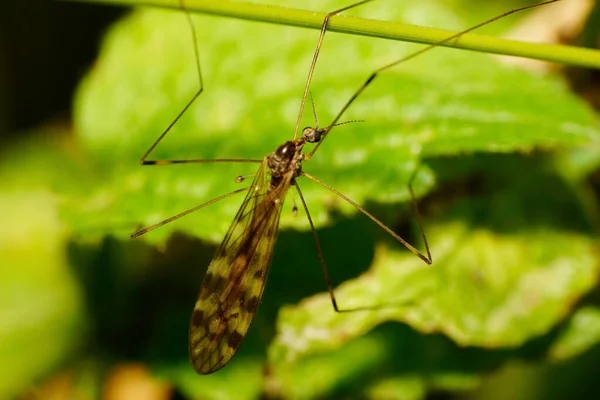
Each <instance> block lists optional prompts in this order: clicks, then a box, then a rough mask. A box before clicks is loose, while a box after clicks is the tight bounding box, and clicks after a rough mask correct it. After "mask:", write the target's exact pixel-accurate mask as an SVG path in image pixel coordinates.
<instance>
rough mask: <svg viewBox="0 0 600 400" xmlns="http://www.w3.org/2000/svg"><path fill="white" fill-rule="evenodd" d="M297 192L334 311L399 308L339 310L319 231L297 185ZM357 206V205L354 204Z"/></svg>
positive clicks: (394, 305) (365, 307)
mask: <svg viewBox="0 0 600 400" xmlns="http://www.w3.org/2000/svg"><path fill="white" fill-rule="evenodd" d="M294 186H295V187H296V190H297V191H298V195H299V197H300V200H301V201H302V207H303V208H304V212H306V217H307V218H308V223H309V224H310V230H311V232H312V235H313V239H314V241H315V246H316V248H317V256H318V257H319V263H320V264H321V271H323V277H324V278H325V284H326V285H327V290H328V291H329V297H330V298H331V304H332V305H333V310H334V311H335V312H338V313H347V312H354V311H373V310H378V309H382V308H388V307H397V306H398V305H397V304H377V305H368V306H362V307H354V308H339V307H338V303H337V299H336V298H335V292H334V290H333V285H332V284H331V278H329V272H327V265H326V264H325V257H324V256H323V250H322V248H321V242H319V237H318V236H317V231H316V229H315V225H314V223H313V220H312V217H311V216H310V212H309V211H308V206H307V205H306V201H305V200H304V196H303V195H302V191H301V190H300V186H298V184H297V183H296V184H295V185H294ZM353 205H356V204H353Z"/></svg>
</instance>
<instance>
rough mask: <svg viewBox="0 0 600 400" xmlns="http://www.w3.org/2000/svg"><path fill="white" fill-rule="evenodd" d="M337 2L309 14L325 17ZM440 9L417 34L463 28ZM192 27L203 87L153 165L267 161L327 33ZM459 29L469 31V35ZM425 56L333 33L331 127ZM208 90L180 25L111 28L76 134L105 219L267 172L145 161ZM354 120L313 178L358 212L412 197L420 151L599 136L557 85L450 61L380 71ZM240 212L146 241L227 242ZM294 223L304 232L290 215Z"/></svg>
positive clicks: (230, 208) (179, 21)
mask: <svg viewBox="0 0 600 400" xmlns="http://www.w3.org/2000/svg"><path fill="white" fill-rule="evenodd" d="M334 3H335V4H334ZM342 3H343V2H339V4H342ZM337 4H338V3H337V2H333V1H331V2H326V3H324V2H316V1H315V2H314V4H312V3H308V4H304V6H305V7H311V6H312V7H314V8H318V9H326V10H328V9H333V8H335V5H337ZM420 6H421V5H419V7H420ZM413 7H416V5H414V4H413V5H411V4H410V2H405V3H403V4H402V5H397V6H395V7H394V8H393V11H392V10H391V9H390V8H389V7H388V6H387V5H386V4H385V2H375V3H373V4H370V5H369V6H368V7H366V6H365V8H364V10H365V11H364V12H365V13H366V14H367V15H368V16H370V17H381V18H385V19H389V20H403V19H404V20H407V19H409V16H412V15H413V11H414V8H413ZM431 8H432V10H430V11H431V13H423V14H419V15H421V19H420V20H417V21H411V22H416V23H420V24H431V25H438V26H439V25H442V26H443V24H444V23H445V24H446V25H449V23H448V21H449V20H451V19H456V18H458V17H457V16H455V15H454V14H452V12H451V10H450V9H448V8H445V7H444V6H443V5H440V4H435V5H431ZM434 11H435V12H434ZM357 12H358V11H355V13H357ZM450 15H454V16H453V18H450V17H449V16H450ZM194 21H195V25H196V27H197V30H198V37H199V49H200V54H201V63H202V69H203V78H204V82H205V91H204V93H202V95H201V97H200V99H199V100H198V101H197V102H196V103H195V104H194V105H193V106H192V107H191V109H190V110H188V112H187V113H186V114H185V116H184V117H183V118H182V119H181V121H179V123H178V124H177V125H176V126H175V128H174V129H173V131H172V132H170V133H169V135H168V136H167V137H166V139H165V140H163V142H161V144H160V145H159V146H158V148H157V149H156V152H155V153H154V154H153V155H154V157H156V158H160V159H182V158H218V157H227V158H228V157H240V158H254V159H262V158H263V157H264V156H265V155H266V154H268V153H269V152H271V151H273V150H274V149H275V148H276V147H277V146H278V145H279V144H281V143H282V142H283V141H285V140H288V139H289V138H291V137H292V133H293V128H294V124H295V120H296V113H297V110H298V106H299V102H300V95H301V93H302V91H303V85H304V82H305V77H306V74H307V71H308V66H309V63H310V60H311V58H312V53H313V51H314V46H315V43H316V38H317V33H316V32H311V31H305V30H299V29H295V28H289V27H281V26H272V25H266V24H252V23H248V22H244V21H237V20H224V19H218V18H212V17H194ZM451 25H454V26H449V27H450V28H461V27H463V28H464V27H465V26H466V23H464V22H463V24H461V23H460V22H457V21H455V22H454V24H451ZM445 27H448V26H445ZM417 48H419V47H418V46H415V45H408V44H402V43H390V42H384V41H378V40H373V39H367V38H356V37H348V36H340V35H335V34H329V35H328V36H327V37H326V39H325V42H324V46H323V48H322V52H321V58H320V59H319V62H318V65H317V69H316V72H315V76H314V80H313V85H312V87H311V91H312V93H313V95H314V98H315V104H316V111H317V113H318V116H319V121H320V122H321V125H324V124H327V123H328V122H329V121H331V119H332V118H333V116H334V115H335V114H336V113H337V112H338V110H340V108H341V106H342V105H343V104H344V103H345V102H346V100H347V99H349V97H350V95H351V94H352V92H353V91H354V90H356V89H357V88H358V87H360V85H361V84H362V83H363V82H364V80H365V79H366V78H367V77H368V75H369V73H370V72H371V71H373V70H374V69H375V68H378V67H380V66H382V65H384V64H385V63H387V62H390V61H392V60H394V59H397V58H399V57H401V56H402V55H405V54H407V53H408V52H410V51H413V50H414V49H417ZM197 87H198V79H197V75H196V72H195V63H194V58H193V49H192V43H191V39H190V32H189V28H188V26H187V25H186V20H185V17H184V16H183V15H182V14H181V13H173V12H159V11H155V10H147V11H141V12H136V13H134V14H133V15H132V16H131V17H130V18H128V19H126V20H124V21H122V22H121V23H119V24H118V25H117V26H116V27H115V28H114V29H113V30H112V31H111V32H109V34H108V36H107V39H106V41H105V43H104V46H103V49H102V53H101V55H100V58H99V61H98V63H97V64H96V65H95V66H94V68H93V70H92V71H91V72H90V75H89V76H88V77H87V78H86V80H85V81H84V83H83V84H82V86H81V88H80V91H79V92H78V96H77V100H76V103H75V110H76V126H77V130H78V132H79V134H80V135H81V139H82V140H84V142H85V146H86V147H87V148H88V149H89V152H90V156H91V157H93V159H94V160H95V161H96V162H97V163H99V164H100V166H101V170H102V172H101V173H102V174H103V175H104V177H105V181H104V182H105V183H104V185H100V186H99V187H97V188H96V189H95V190H94V191H93V192H92V193H90V196H91V197H94V198H98V197H101V198H102V199H103V201H104V203H103V204H104V206H105V209H104V211H103V213H104V214H105V215H110V216H111V217H112V218H115V219H121V220H125V219H128V220H134V221H137V222H138V223H141V224H143V225H149V224H151V223H156V222H158V221H160V220H163V219H166V218H168V217H170V216H172V215H175V214H177V213H179V212H181V211H183V210H185V209H188V208H191V207H193V206H195V205H197V204H200V203H202V202H204V201H207V200H209V199H211V198H214V197H217V196H219V195H221V194H223V193H226V192H228V191H232V190H234V189H236V188H239V185H236V184H235V183H234V182H233V180H234V177H235V176H237V175H240V174H251V173H253V172H254V171H255V169H256V168H257V166H256V165H249V164H236V165H179V166H159V167H140V166H139V165H138V163H137V161H138V160H139V158H140V157H141V155H142V154H143V153H144V151H145V150H146V149H147V148H148V147H149V146H150V144H151V143H152V142H153V141H154V140H155V139H156V138H157V137H158V135H159V134H160V133H161V132H162V131H163V130H164V129H165V128H166V127H167V125H168V124H169V123H170V122H171V121H172V120H173V119H174V117H175V116H176V115H177V113H178V112H179V111H180V110H181V109H182V107H183V106H184V105H185V103H186V102H187V101H188V100H189V99H190V98H191V96H192V95H193V94H194V93H195V91H196V89H197ZM307 107H309V106H307ZM311 114H312V113H311V112H310V109H309V108H307V112H306V113H305V116H304V119H303V125H302V126H305V125H313V124H314V120H313V117H312V115H311ZM343 119H344V120H346V119H364V120H365V121H366V122H364V123H355V124H350V125H345V126H343V127H338V128H336V129H335V130H334V131H333V132H332V134H331V136H330V137H329V139H328V140H327V142H326V143H324V144H323V146H321V147H320V148H319V152H318V153H317V154H316V156H315V157H314V158H313V159H311V160H310V161H306V162H305V164H304V169H305V170H306V171H307V172H309V173H311V174H312V175H314V176H317V177H318V178H320V179H322V180H323V181H325V182H327V183H329V184H331V185H333V186H334V187H336V188H337V189H339V190H340V191H342V192H343V193H345V194H346V195H347V196H349V197H350V198H352V199H353V200H355V201H357V202H358V203H361V204H364V203H365V202H368V201H376V202H383V203H395V202H398V201H405V200H407V199H408V191H407V187H406V186H407V181H408V179H409V177H410V176H411V174H412V172H413V171H414V170H415V168H417V166H418V165H419V157H420V155H422V154H426V155H428V156H435V155H453V154H460V153H464V152H474V151H494V152H495V151H502V152H510V151H523V150H525V151H528V150H531V149H533V148H535V147H540V146H541V147H545V148H548V147H555V146H564V145H569V146H571V145H585V144H586V143H590V142H592V141H597V140H598V138H599V137H600V134H599V131H598V128H597V124H596V121H595V118H594V116H593V114H592V112H591V111H590V110H589V109H588V107H587V106H585V105H584V104H583V103H582V102H581V101H579V100H577V99H576V98H574V97H573V96H572V95H570V94H569V93H568V91H567V89H566V87H565V86H564V85H563V84H562V83H560V82H559V81H558V79H557V78H555V77H551V76H548V77H539V76H535V75H532V74H530V73H527V72H524V71H521V70H516V69H514V68H513V67H508V66H504V65H502V64H500V63H499V62H498V61H496V60H494V59H491V58H490V57H487V56H486V55H482V54H475V53H469V52H464V51H463V52H459V51H452V50H448V49H436V50H435V51H433V52H430V53H429V54H427V55H426V56H423V57H418V58H416V59H414V60H411V61H410V62H408V63H406V64H403V65H400V66H398V67H397V68H394V69H393V70H390V71H388V72H385V73H383V74H381V76H380V77H378V78H377V79H376V80H375V81H374V83H373V84H372V85H371V86H369V88H368V89H367V90H366V92H365V93H364V95H362V96H361V97H360V98H359V99H358V100H357V102H356V103H355V104H354V105H353V106H352V107H351V108H350V110H349V111H348V112H347V113H346V115H345V116H344V118H343ZM300 181H301V182H300V185H302V188H303V192H304V194H305V196H306V199H307V201H308V204H309V207H310V210H311V213H312V214H313V217H314V219H315V220H316V221H317V224H318V225H319V226H323V225H325V224H328V223H330V222H331V221H330V216H329V213H330V211H332V210H338V209H341V210H342V212H344V213H354V212H355V210H354V209H352V208H348V207H347V206H345V205H344V204H343V202H342V201H341V200H340V199H339V198H337V197H336V196H335V195H334V194H333V193H331V192H328V191H327V190H325V189H323V188H320V187H318V186H317V185H314V184H313V183H304V181H303V180H300ZM433 185H434V177H433V176H432V173H431V171H430V170H428V169H427V168H423V169H422V170H421V172H420V174H419V177H418V179H417V181H416V184H415V186H416V190H417V192H418V193H421V194H422V193H424V192H425V191H427V190H429V189H431V188H432V187H433ZM240 202H241V199H240V198H238V199H229V200H225V201H222V202H219V203H218V204H214V205H211V207H210V210H202V211H199V212H197V213H196V214H197V215H194V216H190V217H187V218H185V219H183V220H181V221H178V222H175V223H172V224H169V225H167V226H165V227H163V228H161V229H160V230H159V231H156V232H153V233H151V234H149V235H146V236H147V240H151V241H158V240H162V239H164V238H165V237H167V236H168V235H169V234H170V233H171V232H172V231H173V230H183V231H185V232H188V233H191V234H193V235H196V236H199V237H201V238H203V239H207V240H211V241H215V242H217V241H218V240H219V239H220V238H221V237H222V235H223V233H224V232H225V231H226V229H227V228H228V224H229V222H230V220H231V218H232V216H233V215H234V213H235V209H236V207H237V205H238V204H240ZM282 225H283V226H294V227H296V228H298V229H308V225H307V224H306V223H305V222H304V220H303V219H302V218H298V219H293V218H292V217H291V215H290V213H288V212H284V215H283V219H282Z"/></svg>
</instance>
